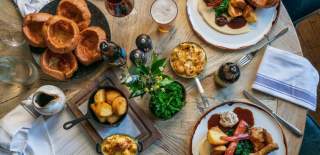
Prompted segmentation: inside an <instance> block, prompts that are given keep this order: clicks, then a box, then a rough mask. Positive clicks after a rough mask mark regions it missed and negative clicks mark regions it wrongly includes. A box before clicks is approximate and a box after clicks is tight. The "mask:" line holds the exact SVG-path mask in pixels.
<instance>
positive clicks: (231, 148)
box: [224, 120, 248, 155]
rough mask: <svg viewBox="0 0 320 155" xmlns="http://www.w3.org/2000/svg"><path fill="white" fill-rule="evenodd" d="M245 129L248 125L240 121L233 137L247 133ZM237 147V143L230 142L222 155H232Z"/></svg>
mask: <svg viewBox="0 0 320 155" xmlns="http://www.w3.org/2000/svg"><path fill="white" fill-rule="evenodd" d="M247 128H248V123H247V122H246V121H244V120H240V122H239V124H238V126H237V128H236V130H235V131H234V133H233V136H238V135H240V134H243V133H245V132H246V131H247ZM237 145H238V141H234V142H231V143H230V144H229V146H228V148H227V150H226V152H225V153H224V155H233V154H234V152H235V151H236V149H237Z"/></svg>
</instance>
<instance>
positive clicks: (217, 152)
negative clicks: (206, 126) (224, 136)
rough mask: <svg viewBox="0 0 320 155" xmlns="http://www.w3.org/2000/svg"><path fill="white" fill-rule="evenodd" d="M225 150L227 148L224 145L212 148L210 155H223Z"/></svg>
mask: <svg viewBox="0 0 320 155" xmlns="http://www.w3.org/2000/svg"><path fill="white" fill-rule="evenodd" d="M226 150H227V147H226V146H224V145H219V146H215V147H213V148H212V153H211V155H223V154H224V152H225V151H226Z"/></svg>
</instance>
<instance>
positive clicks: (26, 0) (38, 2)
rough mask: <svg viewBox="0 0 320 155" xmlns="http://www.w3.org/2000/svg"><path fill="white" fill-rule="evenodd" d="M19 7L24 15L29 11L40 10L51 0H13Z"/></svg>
mask: <svg viewBox="0 0 320 155" xmlns="http://www.w3.org/2000/svg"><path fill="white" fill-rule="evenodd" d="M13 1H14V2H15V3H16V5H17V6H18V8H19V11H20V13H21V15H22V17H24V16H25V15H27V14H29V13H34V12H39V11H40V9H41V8H42V7H43V6H44V5H46V4H48V3H49V2H50V0H13Z"/></svg>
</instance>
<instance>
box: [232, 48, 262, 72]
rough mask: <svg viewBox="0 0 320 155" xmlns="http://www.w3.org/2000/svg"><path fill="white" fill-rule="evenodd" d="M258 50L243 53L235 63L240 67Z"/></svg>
mask: <svg viewBox="0 0 320 155" xmlns="http://www.w3.org/2000/svg"><path fill="white" fill-rule="evenodd" d="M258 51H259V50H256V51H253V52H250V53H248V54H246V55H244V56H243V57H241V58H240V59H239V60H238V62H237V65H238V66H239V68H242V67H244V66H245V65H247V64H248V63H250V62H251V61H252V60H253V58H254V56H255V55H256V54H257V52H258Z"/></svg>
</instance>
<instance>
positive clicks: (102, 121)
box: [97, 116, 108, 123]
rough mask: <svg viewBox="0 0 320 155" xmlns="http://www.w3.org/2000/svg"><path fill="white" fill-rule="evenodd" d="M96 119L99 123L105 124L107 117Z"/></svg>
mask: <svg viewBox="0 0 320 155" xmlns="http://www.w3.org/2000/svg"><path fill="white" fill-rule="evenodd" d="M97 118H98V120H99V122H101V123H105V122H107V119H108V117H101V116H97Z"/></svg>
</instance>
